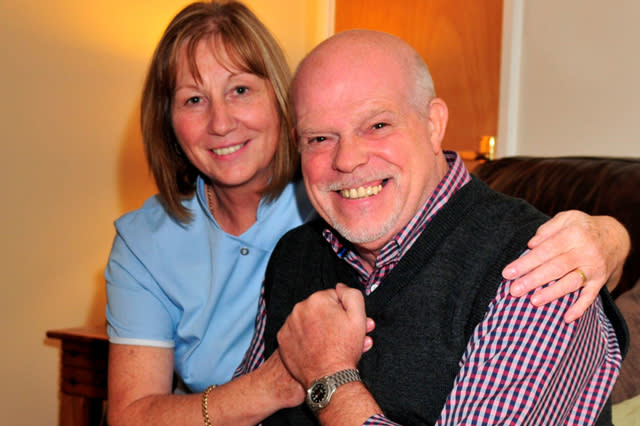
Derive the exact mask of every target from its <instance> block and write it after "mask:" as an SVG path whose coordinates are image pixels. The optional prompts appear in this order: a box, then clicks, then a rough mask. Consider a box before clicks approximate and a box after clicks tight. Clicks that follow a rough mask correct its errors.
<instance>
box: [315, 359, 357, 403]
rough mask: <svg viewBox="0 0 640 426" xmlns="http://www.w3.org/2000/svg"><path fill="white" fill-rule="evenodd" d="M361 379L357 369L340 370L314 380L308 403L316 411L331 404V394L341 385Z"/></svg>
mask: <svg viewBox="0 0 640 426" xmlns="http://www.w3.org/2000/svg"><path fill="white" fill-rule="evenodd" d="M360 380H361V379H360V373H359V372H358V370H355V369H350V370H342V371H338V372H337V373H334V374H332V375H330V376H324V377H322V378H320V379H318V380H314V381H313V383H311V386H310V387H309V389H307V398H306V401H307V404H308V405H309V407H311V409H312V410H313V411H314V412H316V411H318V410H320V409H321V408H324V407H326V406H327V405H328V404H329V401H330V400H331V396H332V395H333V393H334V392H335V391H336V389H338V387H339V386H342V385H344V384H345V383H350V382H359V381H360Z"/></svg>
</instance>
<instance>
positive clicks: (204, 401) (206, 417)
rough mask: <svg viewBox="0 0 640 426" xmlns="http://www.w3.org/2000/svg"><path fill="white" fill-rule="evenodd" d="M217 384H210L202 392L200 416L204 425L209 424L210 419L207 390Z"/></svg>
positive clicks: (209, 425) (209, 390) (208, 425)
mask: <svg viewBox="0 0 640 426" xmlns="http://www.w3.org/2000/svg"><path fill="white" fill-rule="evenodd" d="M217 386H218V385H210V386H208V387H207V388H206V389H205V390H204V392H202V418H203V420H204V426H211V420H209V392H211V389H213V388H215V387H217Z"/></svg>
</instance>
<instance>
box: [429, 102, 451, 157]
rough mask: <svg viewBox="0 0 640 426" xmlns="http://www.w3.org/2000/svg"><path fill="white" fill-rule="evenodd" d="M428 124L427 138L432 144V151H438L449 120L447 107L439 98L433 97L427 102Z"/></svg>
mask: <svg viewBox="0 0 640 426" xmlns="http://www.w3.org/2000/svg"><path fill="white" fill-rule="evenodd" d="M428 115H429V124H430V126H429V127H430V129H431V134H430V135H429V140H430V142H431V145H432V146H433V152H436V153H437V152H440V150H441V146H442V140H443V139H444V134H445V131H446V129H447V122H448V121H449V108H447V104H446V103H445V102H444V101H443V100H442V99H440V98H433V99H431V101H430V102H429V114H428Z"/></svg>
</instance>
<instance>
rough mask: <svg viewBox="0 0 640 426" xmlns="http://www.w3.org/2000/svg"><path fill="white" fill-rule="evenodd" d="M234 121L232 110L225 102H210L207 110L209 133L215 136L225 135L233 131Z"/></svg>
mask: <svg viewBox="0 0 640 426" xmlns="http://www.w3.org/2000/svg"><path fill="white" fill-rule="evenodd" d="M235 127H236V120H235V117H234V115H233V110H232V109H231V108H230V106H229V105H227V104H226V103H225V102H222V101H220V102H212V103H211V107H210V108H209V131H210V132H211V133H213V134H216V135H225V134H227V133H229V132H230V131H232V130H233V129H235Z"/></svg>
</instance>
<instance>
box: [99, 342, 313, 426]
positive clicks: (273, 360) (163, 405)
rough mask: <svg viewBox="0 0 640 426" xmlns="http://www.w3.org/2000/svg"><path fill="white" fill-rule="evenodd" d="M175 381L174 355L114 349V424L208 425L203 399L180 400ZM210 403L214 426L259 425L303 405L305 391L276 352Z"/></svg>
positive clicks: (111, 394)
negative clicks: (204, 413)
mask: <svg viewBox="0 0 640 426" xmlns="http://www.w3.org/2000/svg"><path fill="white" fill-rule="evenodd" d="M172 379H173V350H172V349H165V348H155V347H148V346H134V345H119V344H111V345H110V347H109V407H108V422H109V424H110V425H111V426H125V425H140V424H153V425H157V426H160V425H173V426H179V425H194V424H203V415H202V394H201V393H199V394H192V395H174V394H172V393H171V392H172V389H171V386H172ZM207 400H208V413H209V419H210V422H211V424H212V425H217V424H233V425H255V424H257V423H259V422H260V421H261V420H262V419H263V418H265V417H267V416H269V415H270V414H272V413H274V412H275V411H277V410H278V409H280V408H284V407H291V406H295V405H298V404H300V403H302V401H303V400H304V390H303V389H302V387H301V386H300V384H299V383H298V382H296V381H295V380H294V379H292V378H291V376H290V375H289V373H288V372H287V370H286V368H285V367H284V365H283V364H282V362H281V361H280V356H279V354H278V352H277V351H276V352H275V353H274V354H273V355H272V356H271V357H270V358H269V359H268V360H267V361H266V362H265V363H264V364H263V365H262V366H261V367H260V368H258V369H257V370H255V371H253V372H251V373H249V374H247V375H245V376H242V377H240V378H238V379H235V380H233V381H231V382H229V383H227V384H224V385H221V386H218V387H216V388H214V389H212V390H211V391H210V392H209V394H208V398H207Z"/></svg>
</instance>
